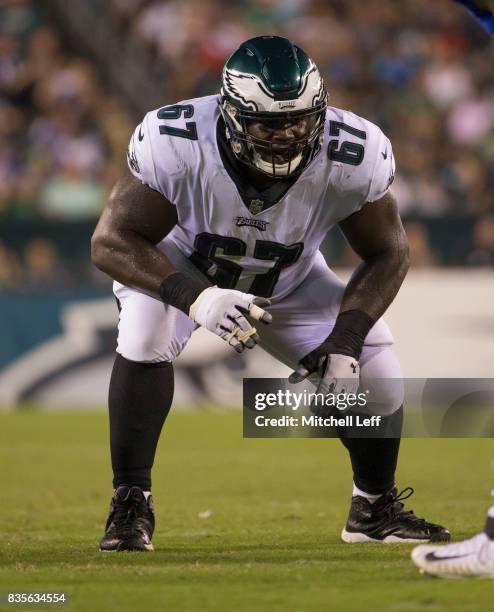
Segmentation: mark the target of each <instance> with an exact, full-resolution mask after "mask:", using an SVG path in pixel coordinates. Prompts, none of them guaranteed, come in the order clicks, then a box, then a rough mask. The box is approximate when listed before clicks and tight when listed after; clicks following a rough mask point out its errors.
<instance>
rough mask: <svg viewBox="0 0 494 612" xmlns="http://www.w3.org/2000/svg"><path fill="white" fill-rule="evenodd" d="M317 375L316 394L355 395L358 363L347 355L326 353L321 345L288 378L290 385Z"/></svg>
mask: <svg viewBox="0 0 494 612" xmlns="http://www.w3.org/2000/svg"><path fill="white" fill-rule="evenodd" d="M315 373H317V375H318V378H319V383H318V386H317V393H323V394H324V395H327V394H328V393H333V394H335V395H336V394H338V393H344V394H349V393H357V390H358V386H359V382H360V367H359V363H358V361H357V360H356V359H354V358H353V357H349V356H348V355H339V354H338V353H326V352H325V351H324V345H321V346H320V347H318V348H317V349H315V350H313V351H312V352H311V353H309V354H308V355H306V356H305V357H304V358H303V359H302V360H301V361H300V362H299V365H298V368H297V369H296V370H295V372H293V373H292V374H291V375H290V377H289V378H288V380H289V382H291V383H299V382H301V381H302V380H305V379H306V378H307V377H308V376H310V375H311V374H315Z"/></svg>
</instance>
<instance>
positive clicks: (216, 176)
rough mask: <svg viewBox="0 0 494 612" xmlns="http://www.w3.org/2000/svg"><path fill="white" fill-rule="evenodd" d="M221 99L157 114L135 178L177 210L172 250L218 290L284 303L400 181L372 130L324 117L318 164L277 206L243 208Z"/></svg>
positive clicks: (259, 203)
mask: <svg viewBox="0 0 494 612" xmlns="http://www.w3.org/2000/svg"><path fill="white" fill-rule="evenodd" d="M219 117H220V110H219V97H218V96H216V95H213V96H206V97H204V98H196V99H192V100H185V101H182V102H180V103H178V104H175V105H172V106H167V107H164V108H162V109H157V110H153V111H151V112H149V113H147V115H146V116H145V117H144V119H143V121H142V123H141V124H140V125H139V126H137V128H136V130H135V132H134V134H133V136H132V139H131V142H130V145H129V152H128V161H129V167H130V170H131V172H132V173H133V174H134V176H135V177H137V178H138V179H140V180H141V181H142V182H143V183H144V184H145V185H148V186H149V187H151V188H152V189H154V190H156V191H158V192H160V193H161V194H163V195H164V196H165V197H166V198H167V200H169V201H170V202H171V203H172V204H174V205H175V206H176V208H177V217H178V223H177V225H176V226H175V228H174V229H173V231H172V232H171V233H170V234H169V235H168V236H167V237H166V238H165V240H164V241H163V246H165V244H166V243H167V242H168V241H172V242H173V243H174V244H175V245H176V247H177V248H178V249H179V250H180V251H181V252H182V253H184V254H185V255H186V256H187V257H189V258H190V259H191V261H192V262H194V264H195V265H196V266H197V267H199V268H200V269H201V270H202V271H203V272H204V273H205V274H206V275H207V276H208V278H209V279H210V281H211V282H212V283H214V284H217V285H219V286H221V287H228V288H236V289H239V290H240V291H246V292H249V293H254V294H255V295H262V296H266V297H272V298H273V299H274V300H278V299H281V298H283V297H284V296H286V295H287V294H288V293H290V292H291V291H292V290H293V289H294V288H295V287H297V286H298V285H299V284H300V283H301V282H302V281H303V280H304V278H305V277H306V276H307V274H308V273H309V271H310V269H311V267H312V265H313V262H314V258H315V256H316V253H317V251H318V249H319V246H320V244H321V242H322V241H323V240H324V237H325V236H326V234H327V232H328V231H329V230H330V229H331V228H332V227H333V226H334V225H336V224H337V223H339V222H340V221H342V220H343V219H345V218H347V217H349V216H350V215H351V214H353V213H354V212H356V211H358V210H360V209H361V208H362V206H363V205H364V204H365V203H366V202H374V201H375V200H378V199H379V198H380V197H381V196H383V195H384V194H385V193H386V191H387V189H388V187H389V185H390V184H391V182H392V180H393V177H394V171H395V166H394V160H393V153H392V150H391V144H390V142H389V140H388V139H387V138H386V136H385V135H384V134H383V133H382V131H381V130H380V129H379V128H378V127H377V126H376V125H374V124H373V123H371V122H370V121H367V120H366V119H362V118H361V117H358V116H357V115H354V114H353V113H351V112H349V111H345V110H341V109H338V108H332V107H329V108H328V110H327V113H326V126H325V130H324V142H323V144H322V148H321V151H320V153H319V154H318V156H317V157H316V158H315V160H314V161H313V162H312V163H311V164H310V165H309V166H308V167H307V168H305V170H304V171H303V172H302V173H301V174H300V176H299V177H298V178H297V180H296V181H295V183H294V184H292V185H291V187H290V188H289V189H288V191H286V193H285V194H284V195H283V197H281V199H280V200H279V201H277V203H275V204H273V205H271V206H270V207H269V208H264V209H263V208H262V207H263V204H264V202H263V200H262V199H261V198H253V199H252V200H251V201H247V202H246V201H245V196H244V198H243V197H242V195H241V193H240V192H239V188H238V187H237V185H236V184H235V182H234V181H233V179H232V178H231V177H230V174H229V173H228V171H227V170H226V168H225V165H224V163H223V161H222V158H221V156H220V151H219V146H218V141H217V126H218V119H219Z"/></svg>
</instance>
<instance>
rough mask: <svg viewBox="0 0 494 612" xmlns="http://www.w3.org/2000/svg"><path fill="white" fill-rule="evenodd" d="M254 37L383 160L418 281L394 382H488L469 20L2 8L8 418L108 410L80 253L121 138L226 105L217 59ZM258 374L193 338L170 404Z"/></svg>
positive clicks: (389, 5)
mask: <svg viewBox="0 0 494 612" xmlns="http://www.w3.org/2000/svg"><path fill="white" fill-rule="evenodd" d="M258 34H280V35H285V36H288V37H289V38H292V39H293V40H294V41H295V42H297V43H298V44H300V46H302V47H304V48H305V49H306V50H307V51H308V52H309V53H310V54H311V55H312V57H313V59H314V60H315V61H316V62H317V64H318V65H319V67H320V69H321V71H322V72H323V74H324V76H325V79H326V84H327V87H328V89H329V91H330V94H331V100H330V103H331V104H332V105H334V106H339V107H343V108H349V109H351V110H353V111H354V112H356V113H357V114H360V115H363V116H364V117H367V118H369V119H371V120H372V121H374V122H375V123H377V124H379V125H380V126H381V127H382V128H383V130H384V131H385V132H386V133H387V135H388V136H389V137H390V139H391V141H392V143H393V146H394V151H395V156H396V159H397V165H398V173H397V177H396V180H395V183H394V190H395V193H396V195H397V197H398V201H399V205H400V209H401V214H402V216H403V219H404V222H405V225H406V229H407V232H408V236H409V239H410V243H411V250H412V271H411V273H410V276H409V278H408V279H407V281H406V284H405V286H404V288H403V290H402V292H401V293H400V296H399V298H398V299H397V301H396V303H395V304H394V305H393V307H392V309H391V311H390V313H389V317H388V320H389V322H390V323H391V325H392V328H393V332H394V335H395V338H396V340H397V351H398V353H399V355H400V358H401V360H402V362H403V365H404V370H405V374H406V375H408V376H423V377H426V376H434V375H435V376H462V375H463V376H492V341H493V336H494V323H493V321H494V319H493V309H492V304H493V301H494V300H493V297H494V282H493V276H492V268H493V266H494V199H493V196H492V193H493V188H494V172H493V170H492V168H493V162H494V131H493V126H494V62H493V52H492V49H493V48H492V42H491V39H490V37H489V36H488V35H487V34H486V33H485V32H484V31H483V30H482V29H481V28H480V26H479V25H478V24H477V23H476V22H475V21H474V20H473V19H472V18H471V17H470V16H469V15H468V14H467V13H466V12H465V11H464V10H463V9H462V7H460V6H458V5H456V4H454V3H453V2H451V1H450V0H437V1H436V2H429V1H428V0H407V1H406V2H396V1H393V0H366V1H365V2H360V1H348V0H331V1H327V0H209V1H208V2H203V1H201V0H107V1H104V2H103V1H102V0H70V2H66V1H64V0H50V2H35V1H32V0H2V2H0V405H1V406H3V407H12V406H15V405H16V404H17V403H20V402H26V401H33V402H37V403H40V402H41V403H45V404H47V405H48V406H56V405H63V406H64V407H66V406H68V405H77V406H81V405H85V404H90V405H94V404H98V405H103V404H104V402H105V395H106V386H107V381H108V376H109V368H110V365H111V354H112V352H113V349H114V345H115V324H116V320H117V311H116V307H115V305H114V302H113V300H112V297H111V282H110V280H109V279H108V278H106V277H105V276H104V275H103V274H101V273H99V272H98V271H97V270H96V269H94V268H93V267H92V266H91V263H90V258H89V238H90V235H91V233H92V230H93V227H94V225H95V222H96V220H97V218H98V215H99V212H100V211H101V209H102V207H103V206H104V204H105V200H106V197H107V195H108V193H109V190H110V189H111V186H112V184H113V183H114V182H115V180H116V178H117V177H118V175H119V172H120V171H121V169H122V168H123V165H124V164H125V149H126V146H127V143H128V139H129V136H130V133H131V131H132V129H133V126H134V125H135V124H136V123H138V122H139V121H140V118H141V117H142V115H143V114H144V113H145V112H147V111H148V110H149V109H151V108H155V107H159V106H164V105H166V104H170V103H173V102H175V101H178V100H180V99H184V98H190V97H195V96H201V95H206V94H210V93H214V92H215V91H217V90H218V84H219V75H220V71H221V67H222V65H223V63H224V61H225V59H226V57H227V56H228V55H229V54H230V53H231V52H232V51H233V50H234V48H235V47H236V46H237V45H238V44H239V43H240V42H241V41H243V40H244V39H246V38H249V37H251V36H254V35H258ZM324 253H325V256H326V258H327V259H328V261H329V263H330V264H331V265H332V266H335V267H336V268H338V269H341V270H342V273H343V274H347V270H348V269H349V268H351V267H352V266H353V265H354V264H355V263H356V260H355V258H354V256H353V255H352V253H351V252H350V250H349V249H348V247H347V246H346V244H345V242H344V241H343V239H342V237H341V235H340V234H339V232H338V230H335V231H333V232H332V233H331V235H330V236H328V239H327V240H326V243H325V245H324ZM211 351H213V353H212V352H211ZM212 355H214V359H212ZM227 357H228V358H227ZM267 363H268V358H267V357H263V358H262V359H257V360H256V361H255V362H252V361H246V360H245V358H242V357H238V358H237V357H235V358H234V359H232V358H231V355H230V352H227V350H226V349H225V347H223V346H222V345H221V346H220V345H219V344H218V343H217V342H216V339H215V338H214V337H211V338H209V335H207V334H206V335H205V334H201V333H198V334H197V335H196V337H195V338H194V340H193V342H192V343H191V345H190V346H189V347H188V348H187V349H186V352H185V353H184V356H183V358H181V360H180V361H179V364H178V368H177V375H178V382H177V402H178V403H182V404H190V403H191V402H193V401H194V402H195V401H198V400H200V401H205V400H206V399H209V401H213V402H217V403H226V404H228V403H230V404H231V403H237V404H238V403H239V398H240V396H239V381H240V380H241V377H242V376H243V375H245V374H246V373H248V374H250V375H253V376H255V375H256V374H257V375H265V374H266V371H267V370H266V368H267V365H266V364H267ZM269 367H270V368H271V369H270V370H268V371H269V372H270V374H271V375H272V376H278V375H282V374H283V373H284V371H285V370H284V369H283V368H280V367H276V366H275V365H273V364H272V363H271V362H269ZM211 380H213V381H214V385H212V384H211V383H210V382H208V381H211ZM219 382H222V383H223V384H219Z"/></svg>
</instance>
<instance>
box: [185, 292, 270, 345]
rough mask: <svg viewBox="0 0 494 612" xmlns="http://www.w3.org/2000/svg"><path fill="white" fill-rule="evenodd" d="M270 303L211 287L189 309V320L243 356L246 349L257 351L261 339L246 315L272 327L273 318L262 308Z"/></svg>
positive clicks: (254, 297) (243, 294)
mask: <svg viewBox="0 0 494 612" xmlns="http://www.w3.org/2000/svg"><path fill="white" fill-rule="evenodd" d="M270 303H271V302H270V301H269V300H268V299H266V298H260V297H256V296H255V295H252V294H250V293H242V292H241V291H235V290H234V289H219V288H218V287H216V286H214V287H208V288H207V289H204V291H202V292H201V293H200V294H199V296H198V297H197V299H196V301H195V302H194V303H193V304H192V306H191V307H190V310H189V317H190V318H191V319H192V320H193V321H195V322H196V323H198V324H199V325H201V326H202V327H205V328H206V329H208V330H209V331H211V332H213V333H214V334H216V335H217V336H219V337H220V338H223V340H225V341H226V342H228V344H230V345H231V346H233V348H234V349H235V350H236V351H237V352H238V353H241V352H242V351H243V350H244V348H245V347H247V348H254V346H256V344H257V343H258V342H259V339H260V338H259V336H258V334H257V332H256V328H255V327H253V326H252V325H251V324H250V323H249V321H248V320H247V318H246V315H247V316H249V317H251V318H252V319H255V320H256V321H262V322H263V323H271V321H272V316H271V315H270V314H269V312H266V311H265V310H263V308H262V307H263V306H269V304H270Z"/></svg>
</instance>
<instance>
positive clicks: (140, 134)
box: [138, 125, 386, 159]
mask: <svg viewBox="0 0 494 612" xmlns="http://www.w3.org/2000/svg"><path fill="white" fill-rule="evenodd" d="M141 130H142V125H140V126H139V135H138V138H139V142H141V141H142V139H143V138H144V134H143V133H142V131H141ZM385 159H386V158H385Z"/></svg>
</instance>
